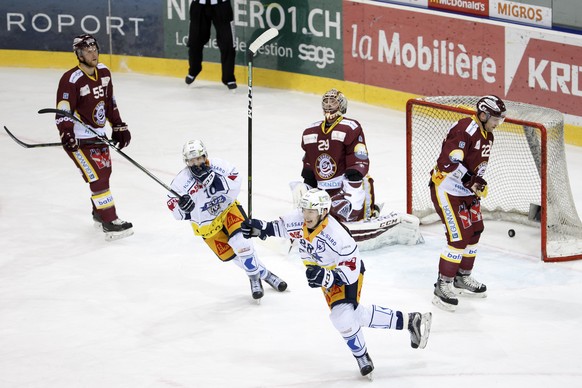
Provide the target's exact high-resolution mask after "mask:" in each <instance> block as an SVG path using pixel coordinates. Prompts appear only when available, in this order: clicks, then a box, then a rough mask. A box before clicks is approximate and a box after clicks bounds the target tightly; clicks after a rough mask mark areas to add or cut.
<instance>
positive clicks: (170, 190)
mask: <svg viewBox="0 0 582 388" xmlns="http://www.w3.org/2000/svg"><path fill="white" fill-rule="evenodd" d="M38 113H41V114H42V113H56V114H58V115H61V116H65V117H68V118H70V119H71V120H73V121H75V122H77V123H79V124H81V125H82V126H83V127H85V128H86V129H87V130H88V131H90V132H92V133H93V134H94V135H95V136H96V137H97V138H98V139H99V140H101V141H102V142H104V143H107V144H108V145H109V147H111V148H113V149H114V150H115V151H117V153H118V154H120V155H121V156H123V157H124V158H125V159H126V160H127V161H128V162H130V163H131V164H133V165H134V166H135V167H137V168H139V169H140V170H141V171H143V172H144V173H145V174H146V175H147V176H149V177H150V178H152V179H153V180H155V181H156V182H157V183H159V184H160V186H162V187H163V188H164V189H166V190H168V191H169V192H170V193H172V194H174V195H175V196H176V197H177V198H180V197H181V195H180V194H178V193H176V192H175V191H174V190H173V189H172V188H171V187H170V186H168V185H166V184H165V183H164V182H162V181H161V180H160V179H159V178H158V177H156V176H155V175H154V174H152V173H151V172H149V171H148V170H147V169H146V168H145V167H143V166H142V165H141V164H139V163H138V162H136V161H135V160H133V159H132V158H130V157H129V156H128V155H126V154H125V153H124V152H123V151H121V150H120V149H119V148H118V147H117V146H116V145H115V143H113V142H112V141H111V140H109V139H108V138H106V137H105V136H101V135H99V134H98V133H97V132H95V130H94V129H93V128H91V127H90V126H88V125H87V124H85V123H84V122H82V121H81V120H79V119H78V118H77V117H76V116H75V115H73V114H72V113H70V112H67V111H64V110H60V109H54V108H44V109H41V110H39V111H38Z"/></svg>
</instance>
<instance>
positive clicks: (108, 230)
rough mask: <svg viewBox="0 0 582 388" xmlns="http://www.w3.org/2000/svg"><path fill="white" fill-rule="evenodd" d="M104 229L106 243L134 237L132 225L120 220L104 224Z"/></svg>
mask: <svg viewBox="0 0 582 388" xmlns="http://www.w3.org/2000/svg"><path fill="white" fill-rule="evenodd" d="M102 228H103V232H104V233H105V241H115V240H119V239H122V238H124V237H129V236H131V235H133V225H132V223H131V222H127V221H123V220H120V219H119V218H117V219H115V220H113V221H111V222H103V223H102Z"/></svg>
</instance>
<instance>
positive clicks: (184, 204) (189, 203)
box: [178, 194, 195, 213]
mask: <svg viewBox="0 0 582 388" xmlns="http://www.w3.org/2000/svg"><path fill="white" fill-rule="evenodd" d="M178 206H179V207H180V209H182V211H183V212H184V213H190V212H191V211H192V210H194V206H195V203H194V201H193V200H192V197H191V196H190V195H189V194H184V195H183V196H181V197H180V200H179V201H178Z"/></svg>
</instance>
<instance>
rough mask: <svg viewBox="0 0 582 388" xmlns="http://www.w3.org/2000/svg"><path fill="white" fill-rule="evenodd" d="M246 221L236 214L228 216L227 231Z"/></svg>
mask: <svg viewBox="0 0 582 388" xmlns="http://www.w3.org/2000/svg"><path fill="white" fill-rule="evenodd" d="M243 221H244V220H243V219H242V218H240V217H239V216H237V215H236V214H232V213H228V214H227V215H226V223H225V226H226V228H227V229H230V227H231V226H233V225H234V224H236V223H239V222H243Z"/></svg>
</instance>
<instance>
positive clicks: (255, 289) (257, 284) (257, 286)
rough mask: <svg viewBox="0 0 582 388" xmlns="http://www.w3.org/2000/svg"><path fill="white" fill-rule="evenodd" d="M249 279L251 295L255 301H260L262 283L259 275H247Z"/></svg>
mask: <svg viewBox="0 0 582 388" xmlns="http://www.w3.org/2000/svg"><path fill="white" fill-rule="evenodd" d="M249 281H250V283H251V295H252V296H253V299H255V300H256V301H257V303H261V302H260V300H261V298H262V297H263V294H264V292H263V284H262V283H261V278H260V277H259V275H258V274H257V275H254V276H249Z"/></svg>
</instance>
